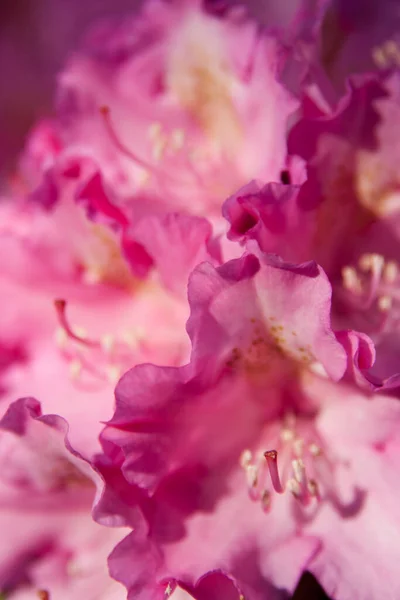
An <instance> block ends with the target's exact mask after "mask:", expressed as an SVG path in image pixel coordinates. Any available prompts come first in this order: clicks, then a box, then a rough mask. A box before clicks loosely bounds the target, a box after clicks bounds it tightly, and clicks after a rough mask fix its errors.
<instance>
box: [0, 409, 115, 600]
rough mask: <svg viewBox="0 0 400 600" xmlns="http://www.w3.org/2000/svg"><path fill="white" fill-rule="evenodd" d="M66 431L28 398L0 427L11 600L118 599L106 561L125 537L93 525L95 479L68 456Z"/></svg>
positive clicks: (0, 499)
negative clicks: (108, 555)
mask: <svg viewBox="0 0 400 600" xmlns="http://www.w3.org/2000/svg"><path fill="white" fill-rule="evenodd" d="M67 432H68V426H67V424H66V422H65V421H64V419H62V418H61V417H58V416H55V415H47V416H42V414H41V409H40V405H39V403H38V402H37V401H35V400H34V399H32V398H25V399H21V400H18V401H17V402H15V403H13V404H11V405H10V407H9V408H8V410H7V412H6V414H5V415H4V416H3V418H2V419H1V421H0V464H1V481H0V504H1V510H0V523H1V530H2V535H1V541H0V589H1V591H2V594H5V595H6V597H7V598H12V599H13V600H25V599H26V600H27V599H28V598H33V597H39V598H42V597H44V598H49V599H52V598H60V599H65V600H67V598H71V597H85V598H87V599H88V600H90V599H92V600H98V599H99V598H107V599H109V598H110V599H111V598H112V599H113V600H114V599H115V600H117V599H120V600H122V599H123V598H124V597H125V594H124V591H123V588H122V587H121V586H120V585H118V584H117V583H116V582H114V581H112V580H111V579H110V577H109V575H108V571H107V567H106V557H107V554H108V553H109V552H110V550H111V549H112V547H113V545H115V543H117V541H118V540H120V539H121V537H122V536H123V535H124V532H125V531H126V530H113V529H106V528H104V527H101V526H100V525H97V524H96V523H94V522H93V520H92V518H91V506H92V503H93V501H94V496H95V484H96V483H97V482H96V477H95V473H94V472H93V471H92V470H91V469H90V467H89V465H87V464H86V463H85V462H84V461H83V460H81V459H80V458H79V456H77V455H76V453H73V452H72V451H71V447H70V446H69V442H68V439H67V437H66V436H67ZM41 594H42V595H41Z"/></svg>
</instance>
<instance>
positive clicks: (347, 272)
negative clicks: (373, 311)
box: [342, 267, 362, 294]
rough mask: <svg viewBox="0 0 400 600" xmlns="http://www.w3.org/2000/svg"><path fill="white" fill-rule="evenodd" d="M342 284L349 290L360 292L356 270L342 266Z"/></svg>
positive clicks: (359, 282)
mask: <svg viewBox="0 0 400 600" xmlns="http://www.w3.org/2000/svg"><path fill="white" fill-rule="evenodd" d="M342 279H343V286H344V287H345V288H346V290H349V291H350V292H356V293H357V294H361V293H362V285H361V281H360V278H359V276H358V275H357V271H356V270H355V268H354V267H343V269H342Z"/></svg>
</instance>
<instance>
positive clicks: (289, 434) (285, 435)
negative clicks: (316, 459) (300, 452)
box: [280, 427, 294, 442]
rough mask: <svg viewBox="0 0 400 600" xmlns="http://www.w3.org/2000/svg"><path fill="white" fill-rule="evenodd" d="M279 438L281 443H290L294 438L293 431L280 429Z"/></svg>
mask: <svg viewBox="0 0 400 600" xmlns="http://www.w3.org/2000/svg"><path fill="white" fill-rule="evenodd" d="M280 437H281V440H282V442H291V441H292V440H293V438H294V431H293V430H292V429H287V428H286V427H285V428H284V429H282V431H281V433H280Z"/></svg>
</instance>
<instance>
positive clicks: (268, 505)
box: [102, 253, 400, 599]
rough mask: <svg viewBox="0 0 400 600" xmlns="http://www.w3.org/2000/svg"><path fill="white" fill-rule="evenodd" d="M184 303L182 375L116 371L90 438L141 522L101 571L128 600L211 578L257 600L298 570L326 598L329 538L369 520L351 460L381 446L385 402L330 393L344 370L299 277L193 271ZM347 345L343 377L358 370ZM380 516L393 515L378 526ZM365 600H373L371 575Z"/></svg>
mask: <svg viewBox="0 0 400 600" xmlns="http://www.w3.org/2000/svg"><path fill="white" fill-rule="evenodd" d="M189 299H190V303H191V317H190V319H189V322H188V332H189V334H190V337H191V340H192V356H191V362H190V364H188V365H186V366H184V367H180V368H162V367H154V366H152V365H141V366H138V367H136V368H134V369H133V370H131V371H129V372H128V373H127V374H126V375H125V376H124V377H123V378H122V379H121V380H120V382H119V384H118V386H117V389H116V398H117V406H116V412H115V414H114V417H113V418H112V420H111V421H110V422H109V424H108V426H107V427H106V429H105V431H104V432H103V434H102V442H103V448H104V451H105V453H106V454H107V455H108V456H109V458H110V459H111V460H112V461H113V462H114V464H115V465H116V466H119V467H120V468H121V471H122V473H123V475H124V477H125V483H124V484H122V490H123V491H122V490H121V488H120V497H121V498H122V497H124V498H125V499H126V498H129V489H130V490H131V492H130V494H131V497H133V498H136V502H137V503H138V506H141V508H142V511H143V514H144V517H145V520H144V521H143V522H142V524H141V526H139V527H138V526H136V527H135V529H134V531H133V532H132V533H131V534H130V536H129V537H128V538H127V539H126V540H124V541H123V542H121V544H120V545H119V546H118V547H117V548H116V549H115V551H114V552H113V554H112V555H111V558H110V567H111V572H112V574H113V575H114V577H116V578H117V579H118V580H120V581H123V582H124V583H125V585H126V586H127V587H128V589H129V590H130V594H129V598H130V597H132V598H134V597H135V598H142V597H143V598H154V599H156V598H162V597H163V594H164V593H165V591H166V590H169V589H170V588H171V589H173V588H174V586H175V585H177V584H179V585H180V586H183V587H184V589H188V590H189V591H190V590H193V589H194V588H193V586H194V585H195V582H196V581H197V580H198V579H199V578H201V577H203V576H205V575H206V574H207V573H209V572H214V571H215V570H221V571H222V572H223V573H225V575H228V576H229V577H232V578H233V581H234V582H235V585H236V586H237V587H238V589H239V592H238V596H237V597H240V594H242V595H243V596H244V597H245V598H250V599H252V598H256V599H258V598H262V597H269V596H268V592H267V590H268V589H271V590H272V589H273V588H276V589H279V588H283V589H287V590H289V591H290V590H292V589H293V588H294V587H295V585H296V583H297V581H298V578H299V576H300V574H301V572H302V570H303V569H304V568H306V567H308V568H314V566H315V570H316V572H317V573H318V576H320V575H321V574H323V583H326V585H327V588H328V590H329V591H333V587H332V585H333V584H332V581H331V580H330V571H329V569H330V566H329V561H330V560H331V558H330V556H333V555H335V556H334V560H335V561H336V560H338V561H340V555H339V553H338V554H336V553H337V546H336V542H337V539H338V538H337V535H336V533H335V528H336V527H337V528H340V527H343V531H347V530H348V528H349V531H351V530H353V529H354V530H357V523H361V525H360V527H362V526H363V525H362V523H365V522H368V520H369V519H370V515H371V514H372V513H373V512H374V511H375V510H376V506H375V505H374V504H373V502H374V501H373V500H369V493H370V491H371V493H372V491H374V490H375V489H378V488H375V485H374V484H373V483H372V480H371V479H369V477H368V478H364V472H363V469H362V467H363V465H364V462H363V460H364V456H365V454H364V453H365V452H366V453H367V454H368V453H370V454H371V456H376V460H377V461H378V462H379V461H384V460H385V457H386V444H389V442H390V443H391V440H392V438H393V440H396V439H397V438H396V436H397V434H396V426H395V424H394V422H395V420H396V419H398V417H399V410H400V409H399V407H398V405H397V401H396V400H394V399H391V398H383V397H382V398H380V399H372V398H370V397H368V396H366V395H363V394H362V393H361V392H360V391H357V389H356V388H355V387H354V384H353V385H350V386H349V385H348V384H345V383H335V380H338V379H340V378H341V377H343V375H344V373H345V369H346V360H347V359H346V353H345V351H344V346H343V345H342V344H340V343H339V342H338V341H337V340H336V338H335V336H334V335H333V332H332V330H331V328H330V323H329V310H330V286H329V283H328V282H327V280H326V277H325V275H324V274H323V272H322V271H321V270H320V269H319V268H318V267H317V265H315V263H306V264H303V265H300V266H295V265H289V264H287V263H283V262H281V261H280V260H279V259H276V258H274V257H271V256H267V255H262V254H259V255H258V256H256V255H255V254H252V253H247V254H245V255H244V256H243V257H242V258H240V259H236V260H233V261H231V262H229V263H227V264H225V265H223V266H222V267H220V268H218V269H215V268H213V267H211V266H210V265H208V264H206V263H204V264H203V265H201V266H199V267H198V268H197V269H195V270H194V272H193V274H192V276H191V279H190V285H189ZM359 344H360V350H359V352H360V354H359V366H360V367H362V366H363V362H364V361H366V363H367V364H366V366H368V359H367V355H366V349H365V348H363V347H362V346H361V340H360V342H359ZM364 366H365V365H364ZM347 404H348V406H349V409H348V410H349V414H350V415H351V416H352V419H361V422H364V421H363V420H365V426H364V429H363V432H360V433H359V435H358V437H357V436H356V437H353V436H352V433H351V432H353V431H356V429H357V428H356V425H355V424H353V423H349V425H348V430H346V429H345V430H343V429H341V427H340V423H342V419H346V416H345V415H346V411H347ZM336 405H337V407H336ZM331 415H333V418H331ZM357 415H359V416H357ZM364 415H365V416H364ZM376 419H378V422H376ZM378 423H379V427H378ZM347 431H348V432H349V433H347ZM393 443H394V446H393V452H394V453H395V452H396V447H397V446H396V444H398V442H395V441H394V442H393ZM394 456H395V454H394V455H393V458H394ZM365 468H366V467H364V469H365ZM377 468H378V467H377ZM376 477H377V478H378V480H380V476H379V475H378V474H377V473H376ZM105 481H106V489H107V487H108V486H109V487H110V488H111V489H115V488H113V481H112V479H110V480H109V481H107V478H105ZM140 490H146V491H147V493H148V494H149V495H150V497H148V496H146V495H144V496H142V498H140V494H143V492H141V491H140ZM377 493H378V496H379V492H377ZM125 501H126V500H125ZM120 510H121V512H122V514H123V513H124V509H123V507H122V508H121V505H120ZM125 510H126V509H125ZM382 510H384V509H382ZM396 514H397V509H396V510H395V507H394V505H393V507H391V513H390V515H391V516H390V518H393V519H395V517H396ZM388 518H389V517H388ZM347 522H348V523H349V525H348V527H347V526H346V523H347ZM373 522H374V523H375V527H376V531H378V530H379V521H378V520H373ZM328 523H332V526H330V525H329V526H328ZM335 523H337V526H335ZM353 523H355V525H354V526H353ZM346 535H347V533H346ZM348 535H351V534H348ZM396 535H397V534H396ZM395 537H396V536H395V535H393V540H395ZM369 543H370V544H371V543H372V538H371V539H370V542H369ZM348 551H349V552H351V545H350V544H349V550H348ZM331 552H332V555H330V553H331ZM368 552H375V550H374V549H372V548H371V549H370V550H368ZM376 552H378V550H376ZM345 554H346V550H344V551H343V555H345ZM328 556H329V558H327V557H328ZM325 560H326V562H325ZM132 564H135V565H136V566H135V568H134V569H132V568H131V567H130V565H132ZM244 565H246V567H245V566H244ZM339 567H340V569H341V570H342V571H343V572H344V573H345V574H344V576H343V577H342V579H341V586H342V588H341V590H342V591H340V592H339V593H338V594H336V595H335V596H334V597H335V598H338V599H341V598H348V597H350V590H351V591H352V590H353V589H354V585H355V581H356V579H354V580H352V578H351V577H352V575H351V573H352V571H351V567H350V566H349V565H348V564H347V563H346V560H344V561H343V562H340V564H339ZM339 567H338V568H339ZM348 569H350V571H349V572H347V570H348ZM353 581H354V584H353ZM346 582H347V583H346ZM394 583H395V581H394V579H393V577H392V579H391V580H390V585H394ZM365 585H366V586H370V587H371V586H372V588H373V589H374V590H377V589H378V588H377V587H375V588H374V587H373V586H377V585H378V580H376V579H375V572H373V573H372V574H371V580H369V581H368V583H366V584H365ZM379 585H380V583H379ZM271 586H273V587H271ZM388 589H389V583H388ZM271 593H272V592H271ZM374 593H375V592H374ZM271 597H273V596H271ZM371 597H373V595H372V596H371ZM393 597H395V596H393Z"/></svg>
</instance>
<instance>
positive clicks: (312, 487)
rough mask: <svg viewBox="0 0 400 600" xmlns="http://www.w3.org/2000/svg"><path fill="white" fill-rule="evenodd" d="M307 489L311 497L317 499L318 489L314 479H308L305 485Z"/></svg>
mask: <svg viewBox="0 0 400 600" xmlns="http://www.w3.org/2000/svg"><path fill="white" fill-rule="evenodd" d="M307 489H308V491H309V493H310V494H311V496H314V497H318V496H319V488H318V484H317V482H316V481H315V480H314V479H310V481H308V483H307Z"/></svg>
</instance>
